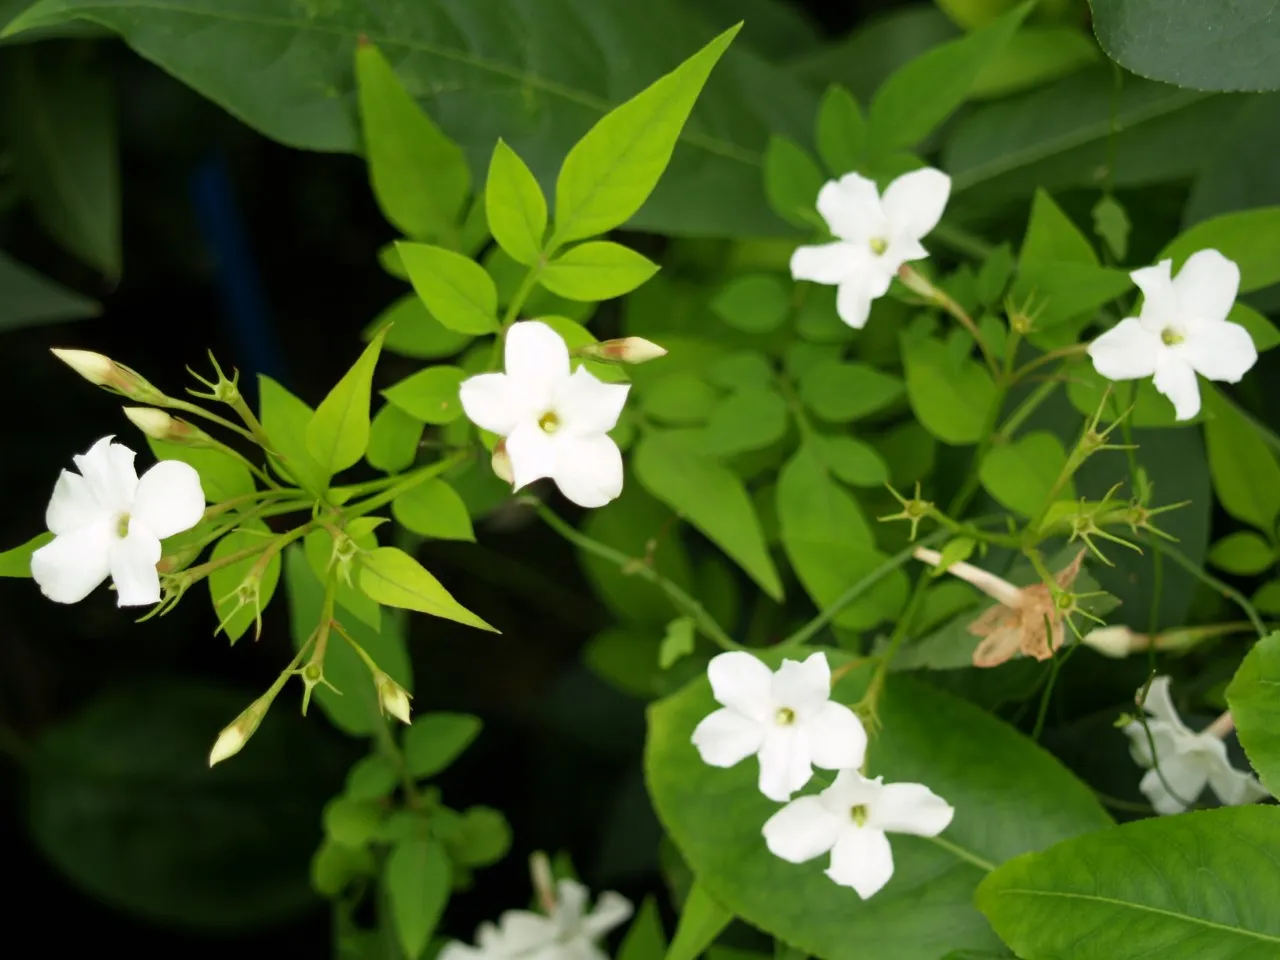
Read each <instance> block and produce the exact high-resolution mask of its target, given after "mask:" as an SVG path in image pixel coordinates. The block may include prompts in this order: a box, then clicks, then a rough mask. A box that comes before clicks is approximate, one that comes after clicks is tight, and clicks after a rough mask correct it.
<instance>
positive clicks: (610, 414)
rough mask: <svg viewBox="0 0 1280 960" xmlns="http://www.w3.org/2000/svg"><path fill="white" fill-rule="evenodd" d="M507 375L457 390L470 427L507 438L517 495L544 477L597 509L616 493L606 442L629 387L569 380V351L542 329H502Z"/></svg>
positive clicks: (617, 478) (610, 446)
mask: <svg viewBox="0 0 1280 960" xmlns="http://www.w3.org/2000/svg"><path fill="white" fill-rule="evenodd" d="M505 358H506V373H482V374H480V375H478V376H474V377H471V378H469V379H467V380H465V381H463V383H462V387H461V390H460V391H459V393H460V397H461V400H462V409H463V410H465V411H466V414H467V416H468V417H469V418H470V419H471V422H472V423H474V424H476V425H477V426H479V427H482V428H484V429H485V430H489V431H492V432H493V433H496V434H498V435H499V436H502V437H505V438H506V440H505V449H506V454H507V457H508V458H510V461H511V472H512V475H513V477H514V483H515V489H517V490H519V489H520V488H521V487H524V486H527V485H528V484H530V483H533V482H534V481H535V480H541V479H542V478H543V477H550V478H551V479H552V480H554V481H555V484H556V486H557V487H559V488H560V492H561V493H563V494H564V495H565V496H566V497H568V498H569V499H570V500H572V501H573V502H574V503H576V504H578V505H579V506H582V507H603V506H604V505H605V504H606V503H608V502H609V501H610V500H613V499H615V498H616V497H617V496H618V494H620V493H622V453H621V451H619V450H618V445H617V444H616V443H614V442H613V439H612V438H611V437H610V436H609V435H608V431H609V430H612V429H613V427H614V425H615V424H617V422H618V416H619V415H620V414H621V413H622V405H623V404H624V403H625V402H626V399H627V391H628V390H629V389H630V387H629V386H628V385H627V384H615V383H602V382H601V381H600V380H597V379H596V378H595V377H594V376H592V375H591V373H590V372H588V371H587V370H586V369H584V368H582V367H579V368H578V369H577V370H576V371H574V372H573V374H570V373H569V350H568V348H567V347H566V346H565V343H564V340H562V339H561V338H560V335H559V334H558V333H556V332H555V331H554V330H552V329H551V328H550V327H549V326H547V325H546V324H545V323H539V322H538V321H536V320H525V321H522V322H520V323H515V324H512V325H511V328H510V329H509V330H507V341H506V353H505Z"/></svg>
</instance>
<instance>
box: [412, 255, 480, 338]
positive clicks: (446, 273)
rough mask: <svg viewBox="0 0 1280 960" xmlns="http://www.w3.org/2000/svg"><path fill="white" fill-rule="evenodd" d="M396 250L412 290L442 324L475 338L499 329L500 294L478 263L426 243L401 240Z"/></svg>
mask: <svg viewBox="0 0 1280 960" xmlns="http://www.w3.org/2000/svg"><path fill="white" fill-rule="evenodd" d="M396 250H398V251H399V253H400V259H401V261H402V262H403V263H404V266H405V269H406V270H408V271H409V280H410V281H411V282H412V283H413V289H414V290H416V291H417V292H418V296H420V297H421V298H422V302H423V303H425V304H426V305H427V309H428V310H430V311H431V313H432V315H433V316H434V317H435V318H436V319H437V320H439V321H440V322H441V323H442V324H444V325H445V326H446V327H448V328H449V329H450V330H456V331H457V332H459V333H469V334H474V335H479V334H482V333H493V332H494V331H496V330H497V329H498V291H497V288H495V287H494V285H493V280H492V279H491V278H490V277H489V274H487V273H486V272H485V270H484V268H483V267H481V266H480V265H479V264H478V263H476V262H475V261H474V260H469V259H468V258H466V257H464V256H462V254H460V253H454V252H453V251H452V250H446V249H444V248H443V247H433V246H431V245H429V244H425V243H405V242H403V241H402V242H400V243H397V244H396Z"/></svg>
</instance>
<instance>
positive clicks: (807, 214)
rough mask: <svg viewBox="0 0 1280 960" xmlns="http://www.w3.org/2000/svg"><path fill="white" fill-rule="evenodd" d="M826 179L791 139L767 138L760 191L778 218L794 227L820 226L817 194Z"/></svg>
mask: <svg viewBox="0 0 1280 960" xmlns="http://www.w3.org/2000/svg"><path fill="white" fill-rule="evenodd" d="M824 180H826V177H824V176H823V175H822V169H821V168H820V167H819V166H818V163H817V161H815V160H814V159H813V157H811V156H809V154H808V152H807V151H806V150H805V149H804V148H803V147H801V146H800V145H799V144H798V143H796V142H795V141H794V140H790V139H788V138H787V137H779V136H773V137H770V138H769V146H768V148H767V149H766V150H765V152H764V191H765V196H767V197H768V198H769V206H771V207H772V208H773V209H774V210H775V211H777V213H778V215H779V216H780V217H782V218H783V219H784V220H787V221H789V222H790V223H794V224H797V225H798V226H816V227H823V226H824V223H823V220H822V217H821V216H819V214H818V211H817V203H818V191H819V190H821V189H822V184H823V181H824Z"/></svg>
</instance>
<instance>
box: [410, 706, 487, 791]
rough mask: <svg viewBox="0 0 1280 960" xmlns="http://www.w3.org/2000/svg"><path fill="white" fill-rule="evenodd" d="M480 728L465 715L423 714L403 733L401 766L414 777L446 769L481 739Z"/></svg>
mask: <svg viewBox="0 0 1280 960" xmlns="http://www.w3.org/2000/svg"><path fill="white" fill-rule="evenodd" d="M481 727H482V724H481V723H480V719H479V718H478V717H473V716H471V715H470V714H468V713H423V714H419V715H418V717H417V718H415V719H414V721H413V724H412V725H411V726H410V727H409V729H408V730H406V731H405V732H404V762H405V766H406V767H407V768H408V770H409V773H411V774H412V775H413V776H415V777H434V776H435V775H436V774H437V773H440V772H441V771H443V770H446V769H448V768H449V766H450V765H451V764H452V763H453V761H455V760H457V759H458V757H459V756H461V755H462V751H464V750H466V749H467V747H469V746H471V742H472V741H473V740H475V738H476V737H478V736H479V735H480V729H481Z"/></svg>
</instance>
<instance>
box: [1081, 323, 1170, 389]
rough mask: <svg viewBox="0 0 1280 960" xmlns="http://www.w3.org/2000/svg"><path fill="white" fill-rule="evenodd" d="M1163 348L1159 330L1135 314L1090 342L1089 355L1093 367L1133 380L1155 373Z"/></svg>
mask: <svg viewBox="0 0 1280 960" xmlns="http://www.w3.org/2000/svg"><path fill="white" fill-rule="evenodd" d="M1166 349H1167V348H1166V347H1165V345H1164V343H1162V342H1161V340H1160V334H1159V333H1153V332H1152V331H1150V330H1148V329H1147V327H1146V326H1145V325H1144V324H1143V323H1142V321H1141V320H1139V319H1138V318H1137V317H1126V318H1125V319H1123V320H1121V321H1120V322H1119V323H1117V324H1116V325H1115V326H1114V327H1112V328H1111V329H1110V330H1108V331H1107V332H1106V333H1104V334H1102V335H1101V336H1100V337H1098V338H1097V339H1096V340H1094V341H1093V343H1091V344H1089V356H1090V358H1091V359H1092V360H1093V368H1094V369H1095V370H1097V371H1098V373H1100V374H1102V375H1103V376H1104V377H1106V378H1107V379H1108V380H1135V379H1137V378H1138V377H1149V376H1151V375H1152V374H1154V373H1155V372H1156V361H1157V359H1158V358H1159V357H1160V353H1161V351H1163V350H1166Z"/></svg>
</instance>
